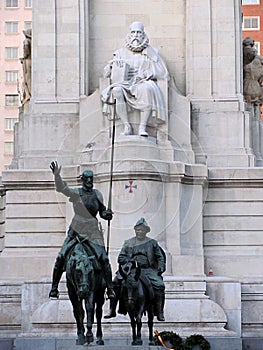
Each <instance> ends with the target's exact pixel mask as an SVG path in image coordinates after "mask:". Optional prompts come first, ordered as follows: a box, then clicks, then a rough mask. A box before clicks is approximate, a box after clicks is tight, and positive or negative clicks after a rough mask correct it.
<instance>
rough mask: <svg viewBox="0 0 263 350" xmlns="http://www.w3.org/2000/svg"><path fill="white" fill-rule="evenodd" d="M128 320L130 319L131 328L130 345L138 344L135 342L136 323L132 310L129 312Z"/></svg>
mask: <svg viewBox="0 0 263 350" xmlns="http://www.w3.org/2000/svg"><path fill="white" fill-rule="evenodd" d="M129 316H130V321H131V329H132V345H138V344H137V329H136V328H137V327H136V326H137V325H136V320H135V316H134V313H133V312H132V311H130V312H129Z"/></svg>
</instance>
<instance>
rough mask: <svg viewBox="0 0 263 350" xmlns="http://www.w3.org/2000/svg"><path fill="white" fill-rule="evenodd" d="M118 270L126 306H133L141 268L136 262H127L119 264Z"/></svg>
mask: <svg viewBox="0 0 263 350" xmlns="http://www.w3.org/2000/svg"><path fill="white" fill-rule="evenodd" d="M119 272H120V274H121V276H122V277H123V280H124V281H123V288H125V294H126V303H127V308H129V307H131V308H133V307H134V304H135V302H136V300H137V297H138V288H139V283H140V281H139V277H140V273H141V268H140V267H139V266H138V264H137V262H134V261H132V262H128V263H126V264H124V265H120V266H119Z"/></svg>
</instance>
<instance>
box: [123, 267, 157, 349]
mask: <svg viewBox="0 0 263 350" xmlns="http://www.w3.org/2000/svg"><path fill="white" fill-rule="evenodd" d="M119 272H120V274H121V276H122V277H123V281H122V286H121V295H120V301H121V302H122V303H123V305H124V307H125V309H126V310H127V312H128V314H129V317H130V321H131V328H132V345H142V344H143V341H142V335H141V329H142V316H143V315H144V314H145V312H146V313H147V316H148V330H149V345H154V340H153V318H154V304H153V297H152V296H151V295H150V294H151V293H150V290H149V288H147V285H145V283H143V282H142V280H141V278H140V277H141V276H140V275H141V269H140V267H139V266H138V265H137V263H136V262H134V261H133V262H129V263H127V264H125V265H120V266H119Z"/></svg>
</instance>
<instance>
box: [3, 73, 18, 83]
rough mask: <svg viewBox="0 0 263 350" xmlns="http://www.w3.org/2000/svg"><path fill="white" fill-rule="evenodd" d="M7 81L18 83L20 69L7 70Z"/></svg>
mask: <svg viewBox="0 0 263 350" xmlns="http://www.w3.org/2000/svg"><path fill="white" fill-rule="evenodd" d="M5 81H6V83H16V82H17V81H18V71H17V70H7V71H5Z"/></svg>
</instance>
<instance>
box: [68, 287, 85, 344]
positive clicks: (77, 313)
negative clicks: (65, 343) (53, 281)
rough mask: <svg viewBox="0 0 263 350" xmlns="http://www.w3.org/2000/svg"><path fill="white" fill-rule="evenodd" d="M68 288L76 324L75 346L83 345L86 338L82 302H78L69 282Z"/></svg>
mask: <svg viewBox="0 0 263 350" xmlns="http://www.w3.org/2000/svg"><path fill="white" fill-rule="evenodd" d="M67 287H68V296H69V299H70V301H71V304H72V307H73V314H74V317H75V320H76V323H77V335H78V339H77V340H76V344H77V345H84V344H85V342H86V338H85V335H84V332H85V329H84V324H83V320H84V309H83V306H82V301H80V300H79V298H78V296H77V295H76V292H75V289H74V287H73V285H72V284H71V283H69V282H67Z"/></svg>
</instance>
